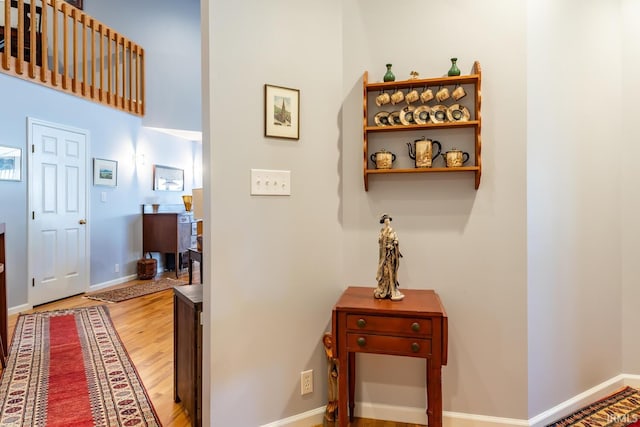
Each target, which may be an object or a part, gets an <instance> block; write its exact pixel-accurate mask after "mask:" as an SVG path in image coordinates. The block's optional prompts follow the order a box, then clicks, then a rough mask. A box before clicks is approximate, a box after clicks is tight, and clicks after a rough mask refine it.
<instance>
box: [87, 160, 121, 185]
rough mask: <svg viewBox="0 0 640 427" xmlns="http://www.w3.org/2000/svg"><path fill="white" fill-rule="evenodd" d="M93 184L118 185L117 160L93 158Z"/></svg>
mask: <svg viewBox="0 0 640 427" xmlns="http://www.w3.org/2000/svg"><path fill="white" fill-rule="evenodd" d="M93 185H105V186H107V187H115V186H116V185H118V162H116V161H115V160H105V159H98V158H94V159H93Z"/></svg>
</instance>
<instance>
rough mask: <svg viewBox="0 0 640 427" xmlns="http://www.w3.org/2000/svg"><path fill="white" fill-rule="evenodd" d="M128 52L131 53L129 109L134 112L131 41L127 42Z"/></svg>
mask: <svg viewBox="0 0 640 427" xmlns="http://www.w3.org/2000/svg"><path fill="white" fill-rule="evenodd" d="M127 51H128V52H129V94H128V96H127V109H128V110H129V111H132V108H131V107H132V106H131V98H132V97H133V95H132V94H133V91H132V90H133V74H132V68H133V49H131V40H128V41H127Z"/></svg>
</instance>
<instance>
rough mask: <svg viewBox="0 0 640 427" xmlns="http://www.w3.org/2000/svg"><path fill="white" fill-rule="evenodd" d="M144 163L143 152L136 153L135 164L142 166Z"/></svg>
mask: <svg viewBox="0 0 640 427" xmlns="http://www.w3.org/2000/svg"><path fill="white" fill-rule="evenodd" d="M145 164H146V161H145V158H144V153H136V166H144V165H145Z"/></svg>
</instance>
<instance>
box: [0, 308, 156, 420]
mask: <svg viewBox="0 0 640 427" xmlns="http://www.w3.org/2000/svg"><path fill="white" fill-rule="evenodd" d="M0 425H2V426H16V427H18V426H43V427H44V426H52V427H63V426H64V427H67V426H77V427H80V426H96V427H107V426H110V427H120V426H140V427H142V426H161V424H160V420H159V419H158V416H157V414H156V412H155V409H154V408H153V405H152V404H151V401H150V400H149V396H148V395H147V392H146V390H145V388H144V385H143V384H142V381H141V380H140V377H139V376H138V373H137V371H136V369H135V366H134V365H133V363H132V362H131V359H130V358H129V355H128V354H127V352H126V350H125V348H124V345H123V344H122V341H120V337H119V336H118V333H117V332H116V330H115V328H114V326H113V323H112V322H111V318H110V317H109V313H108V311H107V309H106V307H105V306H95V307H85V308H76V309H70V310H57V311H49V312H43V313H33V314H21V315H20V316H19V317H18V321H17V323H16V328H15V331H14V335H13V340H12V342H11V349H10V351H9V360H8V363H7V368H6V369H5V370H4V371H3V372H2V378H1V379H0Z"/></svg>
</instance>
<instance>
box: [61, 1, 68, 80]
mask: <svg viewBox="0 0 640 427" xmlns="http://www.w3.org/2000/svg"><path fill="white" fill-rule="evenodd" d="M62 19H63V21H62V32H63V40H62V52H63V58H62V88H63V89H65V90H67V89H69V24H68V22H67V21H68V19H67V3H66V2H64V1H63V2H62Z"/></svg>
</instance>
